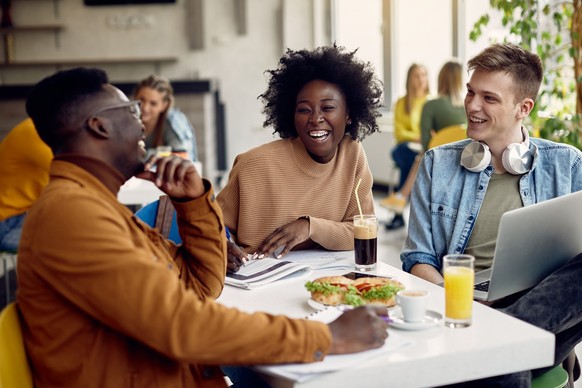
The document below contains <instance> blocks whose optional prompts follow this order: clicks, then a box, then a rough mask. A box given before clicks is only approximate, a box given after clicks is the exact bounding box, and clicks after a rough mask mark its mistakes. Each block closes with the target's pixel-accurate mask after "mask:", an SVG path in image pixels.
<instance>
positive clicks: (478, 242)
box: [465, 173, 523, 271]
mask: <svg viewBox="0 0 582 388" xmlns="http://www.w3.org/2000/svg"><path fill="white" fill-rule="evenodd" d="M520 178H521V175H512V174H510V173H505V174H493V175H492V176H491V180H490V181H489V186H487V192H486V193H485V198H484V199H483V205H482V206H481V209H480V210H479V214H478V215H477V220H476V221H475V225H474V227H473V232H472V233H471V237H469V242H468V243H467V248H466V249H465V253H468V254H470V255H473V256H475V271H480V270H483V269H487V268H490V267H491V264H492V263H493V254H494V253H495V243H496V241H497V232H498V230H499V221H500V220H501V215H502V214H503V213H505V212H506V211H509V210H513V209H518V208H520V207H523V202H522V201H521V196H520V195H519V180H520Z"/></svg>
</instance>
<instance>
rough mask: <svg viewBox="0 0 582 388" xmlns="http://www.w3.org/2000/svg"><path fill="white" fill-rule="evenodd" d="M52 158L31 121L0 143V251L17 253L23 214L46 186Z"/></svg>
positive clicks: (24, 122) (27, 120) (28, 120)
mask: <svg viewBox="0 0 582 388" xmlns="http://www.w3.org/2000/svg"><path fill="white" fill-rule="evenodd" d="M52 158H53V153H52V151H51V150H50V148H49V147H48V146H47V145H46V144H45V143H44V142H43V141H42V140H41V139H40V137H38V134H37V133H36V130H35V128H34V124H33V123H32V120H31V119H30V118H27V119H25V120H23V121H22V122H20V123H19V124H18V125H16V126H15V127H14V128H13V129H12V130H10V132H8V134H7V135H6V137H5V138H4V139H3V140H2V142H1V143H0V177H2V178H1V179H0V250H2V251H17V250H18V244H19V241H20V235H21V233H22V225H23V223H24V219H25V217H26V212H27V210H28V209H29V208H30V206H31V205H32V204H33V202H34V201H36V199H37V198H38V196H39V195H40V192H41V191H42V189H43V188H44V187H45V186H46V184H47V183H48V180H49V166H50V163H51V160H52Z"/></svg>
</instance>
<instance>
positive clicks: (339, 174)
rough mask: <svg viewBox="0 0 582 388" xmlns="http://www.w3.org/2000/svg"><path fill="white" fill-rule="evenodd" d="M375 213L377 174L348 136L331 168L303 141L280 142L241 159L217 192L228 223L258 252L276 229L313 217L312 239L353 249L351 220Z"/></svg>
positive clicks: (239, 238)
mask: <svg viewBox="0 0 582 388" xmlns="http://www.w3.org/2000/svg"><path fill="white" fill-rule="evenodd" d="M360 178H361V179H362V183H361V184H360V187H359V192H358V196H359V199H360V203H361V206H362V212H363V213H365V214H373V213H374V200H373V197H372V183H373V179H372V173H371V172H370V169H369V167H368V161H367V159H366V154H365V152H364V149H363V147H362V145H361V144H360V143H359V142H357V141H354V140H352V139H351V138H350V137H349V136H346V137H344V139H343V140H342V141H341V142H340V144H339V145H338V150H337V153H336V155H335V156H334V158H333V159H332V160H331V161H330V162H329V163H326V164H319V163H317V162H315V161H314V160H313V159H311V157H310V156H309V154H308V153H307V151H306V150H305V146H304V145H303V143H302V141H301V139H299V138H296V139H284V140H276V141H273V142H271V143H267V144H264V145H262V146H259V147H257V148H254V149H252V150H250V151H248V152H245V153H243V154H240V155H239V156H237V158H236V160H235V161H234V165H233V167H232V171H231V173H230V176H229V178H228V184H227V185H226V187H225V188H224V189H222V191H221V192H220V193H219V194H218V197H217V199H218V203H219V204H220V206H221V207H222V212H223V214H224V223H225V224H226V226H228V228H229V229H230V230H231V231H232V232H233V234H235V236H236V239H237V243H238V244H239V245H240V246H241V247H243V248H244V249H245V250H246V251H247V252H249V253H252V252H254V251H255V250H256V249H257V248H258V247H259V245H260V244H261V243H262V242H263V241H264V240H265V238H267V237H268V236H269V235H270V234H271V233H273V231H275V229H277V228H278V227H280V226H283V225H286V224H288V223H290V222H292V221H294V220H296V219H297V218H300V217H303V216H309V219H310V221H309V222H310V226H309V228H310V238H311V240H313V241H314V242H316V243H317V244H319V245H320V246H321V247H323V248H325V249H329V250H351V249H354V235H353V225H352V219H353V216H354V215H355V214H357V213H358V204H357V201H356V196H355V193H354V189H355V187H356V185H357V183H358V180H359V179H360Z"/></svg>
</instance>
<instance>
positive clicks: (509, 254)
mask: <svg viewBox="0 0 582 388" xmlns="http://www.w3.org/2000/svg"><path fill="white" fill-rule="evenodd" d="M581 252H582V191H579V192H576V193H572V194H567V195H564V196H561V197H557V198H553V199H550V200H547V201H543V202H540V203H537V204H535V205H531V206H526V207H523V208H519V209H515V210H511V211H508V212H506V213H504V214H503V215H502V216H501V221H500V223H499V233H498V235H497V244H496V247H495V254H494V260H493V265H492V266H491V268H489V269H487V270H485V271H480V272H478V273H476V274H475V293H474V297H475V299H477V300H487V301H492V300H497V299H499V298H503V297H505V296H507V295H511V294H514V293H516V292H519V291H523V290H525V289H528V288H531V287H534V286H535V285H537V284H538V283H540V282H541V281H542V280H543V279H544V278H545V277H547V276H548V275H549V274H551V273H552V272H554V271H555V270H557V269H558V268H560V267H561V266H562V265H564V264H565V263H566V262H567V261H568V260H570V259H571V258H573V257H574V256H576V255H577V254H579V253H581ZM484 284H485V285H486V286H488V288H486V286H485V285H484Z"/></svg>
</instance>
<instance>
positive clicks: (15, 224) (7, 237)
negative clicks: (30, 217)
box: [0, 213, 26, 251]
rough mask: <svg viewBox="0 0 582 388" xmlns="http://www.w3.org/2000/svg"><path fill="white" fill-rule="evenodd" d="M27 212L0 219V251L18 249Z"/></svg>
mask: <svg viewBox="0 0 582 388" xmlns="http://www.w3.org/2000/svg"><path fill="white" fill-rule="evenodd" d="M25 217H26V213H22V214H18V215H16V216H12V217H9V218H7V219H5V220H3V221H0V251H17V250H18V243H19V242H20V235H21V234H22V224H24V218H25Z"/></svg>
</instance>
